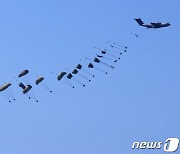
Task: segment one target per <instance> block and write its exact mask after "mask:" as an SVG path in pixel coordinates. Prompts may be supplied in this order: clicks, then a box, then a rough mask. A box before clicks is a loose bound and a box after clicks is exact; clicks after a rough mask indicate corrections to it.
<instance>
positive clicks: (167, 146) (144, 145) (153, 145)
mask: <svg viewBox="0 0 180 154" xmlns="http://www.w3.org/2000/svg"><path fill="white" fill-rule="evenodd" d="M179 143H180V139H178V138H168V139H167V140H166V141H165V143H164V144H163V142H134V143H133V145H132V149H161V148H162V146H163V147H164V151H165V152H176V151H177V150H178V147H179Z"/></svg>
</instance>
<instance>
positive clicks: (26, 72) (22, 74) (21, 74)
mask: <svg viewBox="0 0 180 154" xmlns="http://www.w3.org/2000/svg"><path fill="white" fill-rule="evenodd" d="M28 73H29V71H28V70H24V71H22V72H21V73H20V74H19V78H21V77H23V76H25V75H26V74H28Z"/></svg>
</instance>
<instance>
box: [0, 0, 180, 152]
mask: <svg viewBox="0 0 180 154" xmlns="http://www.w3.org/2000/svg"><path fill="white" fill-rule="evenodd" d="M179 5H180V2H179V1H178V0H174V1H167V0H165V1H164V0H163V1H162V0H159V1H155V0H151V1H150V0H147V1H144V0H139V1H133V0H121V1H119V0H111V1H110V0H109V1H108V0H104V1H102V0H101V1H100V0H99V1H97V0H91V1H82V0H77V1H69V0H66V1H65V0H62V1H58V0H53V1H49V0H31V1H25V0H21V1H17V0H13V1H12V0H6V1H5V0H1V1H0V34H1V35H0V50H1V52H0V53H1V61H0V65H1V71H0V73H1V79H0V83H1V85H2V84H4V83H5V82H13V86H12V90H13V94H14V96H15V97H16V101H15V102H13V103H8V101H7V100H6V99H5V98H4V97H3V95H0V125H1V127H0V153H4V154H41V153H42V154H55V153H62V154H120V153H129V154H131V153H133V154H136V153H137V154H139V153H143V154H144V153H147V154H149V153H155V154H161V153H163V150H162V149H161V150H132V149H131V146H132V143H133V142H134V141H165V140H166V139H167V138H169V137H178V138H180V136H179V134H180V133H179V130H180V123H179V120H178V119H179V118H178V117H179V107H180V104H179V100H180V95H179V91H180V86H179V85H180V81H179V78H180V72H179V66H180V61H179V59H180V53H179V49H180V44H179V43H178V40H179V39H180V36H179V33H180V29H179V27H180V22H179V18H178V15H179V14H180V10H179ZM137 17H141V18H142V19H143V20H144V22H147V23H149V22H157V21H162V22H170V23H171V26H170V27H168V28H163V29H145V28H143V27H140V26H138V25H137V23H136V22H135V21H134V18H137ZM131 32H132V33H137V34H138V35H139V37H138V38H137V37H135V36H134V35H131ZM107 40H113V41H115V42H120V43H121V44H124V45H127V46H128V52H127V54H124V55H123V56H122V59H121V60H120V62H119V63H118V64H116V65H115V67H116V68H115V70H111V69H108V68H107V71H108V75H104V74H103V73H101V72H98V71H94V73H95V74H96V77H95V78H94V79H93V80H92V83H87V82H86V83H87V86H86V88H83V87H81V86H79V85H77V86H76V88H75V89H72V88H71V87H70V86H68V85H66V84H65V82H58V81H57V80H56V74H57V73H59V72H60V71H61V70H62V69H64V68H66V67H70V68H72V66H75V65H76V64H77V63H78V62H79V60H80V59H81V58H83V57H85V56H88V55H89V52H91V51H93V47H94V46H98V47H102V48H103V47H106V46H107V44H106V43H105V42H106V41H107ZM23 69H29V70H30V75H29V78H30V80H31V84H33V81H34V79H35V78H36V76H37V75H43V76H45V77H46V83H47V85H48V86H49V87H50V88H51V89H52V90H53V93H52V94H49V93H48V91H46V90H45V89H44V88H43V87H35V88H34V89H33V93H34V94H35V96H36V97H37V98H38V99H39V100H40V103H36V102H35V101H33V100H31V101H29V100H28V99H27V97H26V96H23V95H22V94H21V91H20V89H19V88H18V87H17V84H18V81H16V80H15V78H16V77H17V75H18V73H19V72H21V71H22V70H23ZM52 72H53V73H52Z"/></svg>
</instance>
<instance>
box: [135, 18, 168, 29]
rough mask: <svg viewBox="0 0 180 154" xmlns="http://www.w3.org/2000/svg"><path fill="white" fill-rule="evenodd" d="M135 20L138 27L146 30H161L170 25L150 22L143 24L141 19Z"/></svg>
mask: <svg viewBox="0 0 180 154" xmlns="http://www.w3.org/2000/svg"><path fill="white" fill-rule="evenodd" d="M135 20H136V22H137V23H138V24H139V26H144V27H146V28H162V27H168V26H170V25H171V24H170V23H161V22H151V23H150V24H144V22H143V21H142V20H141V18H137V19H135Z"/></svg>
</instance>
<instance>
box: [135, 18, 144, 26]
mask: <svg viewBox="0 0 180 154" xmlns="http://www.w3.org/2000/svg"><path fill="white" fill-rule="evenodd" d="M135 20H136V22H137V23H138V24H139V25H140V26H142V25H143V24H144V22H143V21H142V20H141V18H138V19H135Z"/></svg>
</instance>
